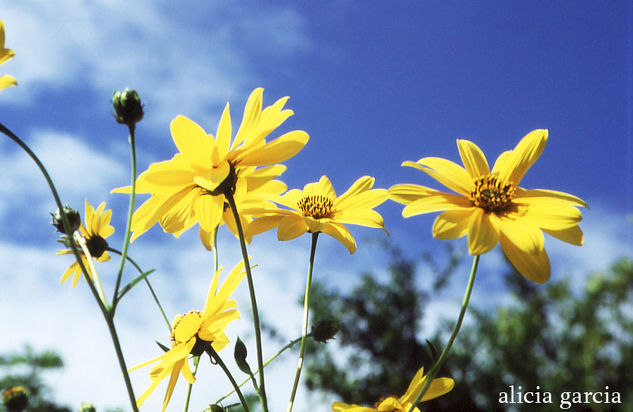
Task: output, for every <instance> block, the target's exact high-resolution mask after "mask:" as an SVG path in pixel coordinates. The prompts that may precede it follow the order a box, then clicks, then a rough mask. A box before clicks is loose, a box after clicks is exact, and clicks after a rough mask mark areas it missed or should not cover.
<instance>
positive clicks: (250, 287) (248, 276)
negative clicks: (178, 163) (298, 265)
mask: <svg viewBox="0 0 633 412" xmlns="http://www.w3.org/2000/svg"><path fill="white" fill-rule="evenodd" d="M224 195H225V197H226V200H227V201H228V202H229V206H230V207H231V210H232V211H233V218H234V219H235V226H236V227H237V233H238V236H239V238H240V247H241V249H242V259H243V260H244V269H245V271H246V279H247V280H248V292H249V294H250V298H251V309H252V311H253V327H254V329H255V341H256V344H257V369H258V370H259V389H260V390H259V392H258V395H259V400H260V402H261V404H262V411H263V412H268V402H267V400H266V386H265V384H264V362H263V354H262V333H261V326H260V322H259V312H258V311H257V299H256V298H255V286H254V284H253V275H252V274H251V265H250V263H249V260H248V252H247V251H246V241H245V238H244V230H243V228H242V221H241V220H240V215H239V213H238V211H237V206H236V205H235V199H234V198H233V194H232V193H231V192H230V191H227V192H226V193H225V194H224Z"/></svg>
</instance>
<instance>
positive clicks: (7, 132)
mask: <svg viewBox="0 0 633 412" xmlns="http://www.w3.org/2000/svg"><path fill="white" fill-rule="evenodd" d="M0 132H2V133H4V134H5V135H6V136H7V137H9V138H10V139H11V140H13V141H14V142H16V143H17V144H18V146H20V147H21V148H22V150H24V151H25V152H26V153H27V154H28V155H29V156H30V157H31V159H33V161H34V162H35V164H36V165H37V167H38V168H39V169H40V171H41V172H42V175H43V176H44V179H46V183H48V187H49V188H50V190H51V193H52V194H53V198H54V199H55V203H56V204H57V209H58V210H59V212H60V215H61V218H62V223H63V225H64V228H65V231H66V232H67V233H70V223H69V221H68V216H67V215H66V213H65V212H64V208H63V206H62V201H61V199H60V197H59V194H58V193H57V189H56V188H55V184H54V183H53V180H52V179H51V177H50V175H49V174H48V171H47V170H46V168H45V167H44V165H43V164H42V162H41V161H40V159H39V158H38V157H37V156H36V155H35V153H33V151H32V150H31V149H30V148H29V147H28V146H27V145H26V143H24V142H23V141H22V139H20V138H19V137H18V136H16V135H15V134H14V133H13V132H12V131H11V130H9V129H7V128H6V127H5V126H4V125H3V124H2V123H0ZM69 236H71V235H69ZM71 237H72V236H71ZM70 248H71V249H72V251H73V254H74V255H75V259H76V260H77V263H78V264H79V267H80V268H81V271H82V273H83V275H84V278H85V279H86V282H87V283H88V287H89V288H90V291H91V292H92V295H93V297H94V298H95V301H96V302H97V305H98V306H99V309H100V310H101V314H102V315H103V317H104V319H105V321H106V324H107V325H108V330H109V331H110V336H111V337H112V343H113V345H114V350H115V352H116V355H117V360H118V361H119V367H120V368H121V372H122V373H123V378H124V381H125V387H126V389H127V393H128V396H129V398H130V403H131V405H132V410H133V411H134V412H138V408H137V406H136V398H135V396H134V389H133V388H132V382H131V381H130V376H129V374H128V372H127V367H126V366H125V359H124V358H123V352H122V351H121V344H120V342H119V338H118V335H117V332H116V328H115V327H114V322H113V320H112V317H111V316H110V311H109V310H108V309H107V308H106V306H105V304H104V302H102V301H101V299H100V298H99V294H98V292H97V290H96V288H95V285H94V284H93V282H91V281H90V277H89V276H88V271H87V270H86V267H85V266H84V264H83V260H82V259H81V254H80V253H79V250H78V249H77V246H76V245H75V242H70Z"/></svg>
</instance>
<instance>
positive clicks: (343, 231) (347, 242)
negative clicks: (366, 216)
mask: <svg viewBox="0 0 633 412" xmlns="http://www.w3.org/2000/svg"><path fill="white" fill-rule="evenodd" d="M321 232H323V233H326V234H328V235H330V236H332V237H333V238H334V239H336V240H338V241H339V242H341V243H342V244H343V246H345V247H346V248H347V250H348V251H349V253H350V255H351V254H353V253H354V252H356V241H355V240H354V237H353V236H352V234H351V233H350V232H349V230H347V228H346V227H345V226H343V225H342V224H340V223H336V222H330V224H329V225H327V226H326V227H324V228H323V229H322V230H321Z"/></svg>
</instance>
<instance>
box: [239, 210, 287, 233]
mask: <svg viewBox="0 0 633 412" xmlns="http://www.w3.org/2000/svg"><path fill="white" fill-rule="evenodd" d="M282 218H283V216H281V215H277V216H262V217H258V218H257V219H255V220H253V221H252V222H250V223H249V224H248V229H247V230H246V231H247V232H248V234H249V235H250V236H254V235H258V234H260V233H263V232H266V231H268V230H270V229H273V228H275V227H277V226H278V225H279V221H280V220H281V219H282Z"/></svg>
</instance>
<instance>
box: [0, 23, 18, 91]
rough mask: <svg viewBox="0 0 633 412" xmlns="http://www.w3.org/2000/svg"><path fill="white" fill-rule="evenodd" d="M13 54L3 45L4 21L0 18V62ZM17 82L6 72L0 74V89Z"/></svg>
mask: <svg viewBox="0 0 633 412" xmlns="http://www.w3.org/2000/svg"><path fill="white" fill-rule="evenodd" d="M14 55H15V53H14V52H13V50H11V49H7V48H5V47H4V21H2V20H0V64H3V63H4V62H6V61H7V60H9V59H11V58H12V57H13V56H14ZM17 84H18V82H17V80H15V78H13V77H12V76H9V75H8V74H5V75H3V76H0V90H1V89H6V88H7V87H9V86H15V85H17Z"/></svg>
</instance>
